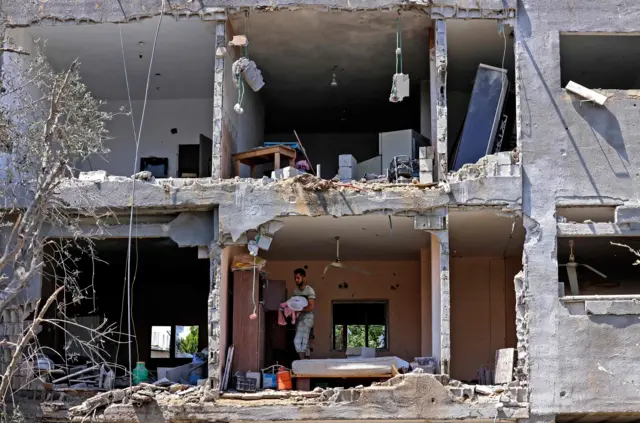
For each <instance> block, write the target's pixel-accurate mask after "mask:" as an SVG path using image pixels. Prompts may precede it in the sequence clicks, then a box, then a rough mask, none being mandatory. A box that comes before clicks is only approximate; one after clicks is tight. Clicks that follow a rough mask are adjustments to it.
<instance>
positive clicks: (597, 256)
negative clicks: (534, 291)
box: [558, 237, 640, 297]
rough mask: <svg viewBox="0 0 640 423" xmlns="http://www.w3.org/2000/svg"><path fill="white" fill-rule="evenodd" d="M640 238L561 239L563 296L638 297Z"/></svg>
mask: <svg viewBox="0 0 640 423" xmlns="http://www.w3.org/2000/svg"><path fill="white" fill-rule="evenodd" d="M638 249H640V239H639V238H638V237H571V238H558V281H559V283H560V286H559V288H558V289H559V296H561V297H563V296H576V295H638V294H640V285H639V284H638V267H637V266H634V264H635V263H636V261H637V260H638V259H639V258H640V257H639V256H637V255H636V254H634V252H633V251H632V250H634V251H638Z"/></svg>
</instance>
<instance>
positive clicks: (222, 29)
mask: <svg viewBox="0 0 640 423" xmlns="http://www.w3.org/2000/svg"><path fill="white" fill-rule="evenodd" d="M225 44H226V19H225V20H219V21H217V22H216V51H215V63H214V79H213V136H212V140H213V152H212V154H211V177H212V178H216V179H218V178H221V177H222V162H223V160H226V158H223V157H222V114H223V111H222V90H223V87H224V61H225V59H226V57H227V55H226V45H225Z"/></svg>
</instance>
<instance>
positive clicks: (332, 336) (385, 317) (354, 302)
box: [331, 299, 390, 352]
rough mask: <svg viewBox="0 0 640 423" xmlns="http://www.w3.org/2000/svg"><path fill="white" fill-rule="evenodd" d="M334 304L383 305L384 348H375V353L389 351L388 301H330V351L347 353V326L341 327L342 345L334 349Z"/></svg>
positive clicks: (367, 334) (367, 337) (366, 338)
mask: <svg viewBox="0 0 640 423" xmlns="http://www.w3.org/2000/svg"><path fill="white" fill-rule="evenodd" d="M336 304H383V305H384V322H385V323H384V341H385V342H384V344H385V346H384V348H376V351H389V344H390V337H389V300H387V299H385V300H333V301H331V351H333V352H345V351H347V348H348V347H347V342H346V337H347V335H346V334H347V327H348V326H349V325H342V328H343V332H342V333H343V336H342V339H343V345H344V347H343V348H341V349H338V348H336V326H339V325H336V324H334V323H333V321H334V306H335V305H336ZM364 326H365V343H367V344H368V343H369V342H368V341H369V330H368V329H369V325H368V324H367V323H365V325H364Z"/></svg>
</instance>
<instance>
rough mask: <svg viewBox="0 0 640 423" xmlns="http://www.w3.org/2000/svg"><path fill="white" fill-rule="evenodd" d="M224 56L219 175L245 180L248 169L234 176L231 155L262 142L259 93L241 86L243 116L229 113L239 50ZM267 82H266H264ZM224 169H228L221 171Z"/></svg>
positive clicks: (235, 99)
mask: <svg viewBox="0 0 640 423" xmlns="http://www.w3.org/2000/svg"><path fill="white" fill-rule="evenodd" d="M226 34H227V41H229V40H231V39H232V38H233V29H232V28H231V25H230V24H229V23H227V25H226ZM227 52H228V55H227V56H225V58H224V87H223V89H222V118H223V128H222V131H223V135H222V137H223V138H222V162H223V164H222V166H223V167H222V169H223V172H222V176H223V177H232V176H242V177H245V178H246V177H248V176H249V172H250V169H249V167H248V166H242V169H241V173H240V175H235V174H234V173H233V172H235V167H233V166H232V165H233V164H232V163H231V155H232V154H235V153H239V152H242V151H247V150H250V149H252V148H255V147H258V146H261V145H262V144H263V142H264V106H263V103H262V98H261V96H260V92H259V91H258V92H255V91H253V90H252V89H251V88H250V87H249V86H248V85H247V84H245V86H244V97H243V101H242V108H243V109H244V113H243V114H241V115H239V114H238V113H236V112H235V111H234V110H233V107H234V106H235V105H236V103H237V102H238V89H237V88H236V86H235V85H234V83H233V72H232V70H231V66H232V64H233V62H234V61H235V60H237V59H238V58H239V57H241V54H242V50H241V49H240V48H238V47H229V48H227ZM265 82H266V83H268V81H265ZM225 166H230V167H229V168H225Z"/></svg>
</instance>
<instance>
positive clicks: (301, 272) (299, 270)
mask: <svg viewBox="0 0 640 423" xmlns="http://www.w3.org/2000/svg"><path fill="white" fill-rule="evenodd" d="M293 274H294V275H300V276H303V277H305V278H306V277H307V272H306V271H305V270H304V269H303V268H302V267H299V268H297V269H296V270H294V271H293Z"/></svg>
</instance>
